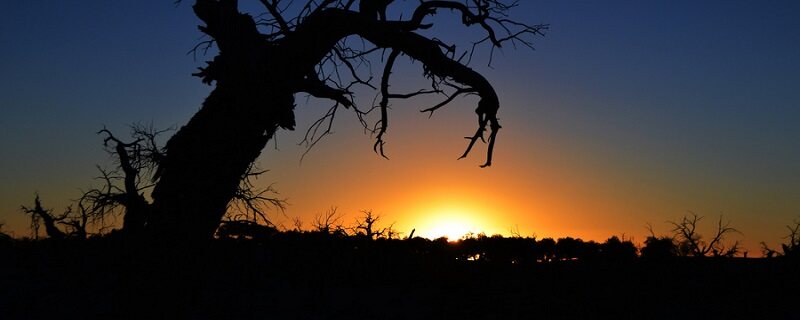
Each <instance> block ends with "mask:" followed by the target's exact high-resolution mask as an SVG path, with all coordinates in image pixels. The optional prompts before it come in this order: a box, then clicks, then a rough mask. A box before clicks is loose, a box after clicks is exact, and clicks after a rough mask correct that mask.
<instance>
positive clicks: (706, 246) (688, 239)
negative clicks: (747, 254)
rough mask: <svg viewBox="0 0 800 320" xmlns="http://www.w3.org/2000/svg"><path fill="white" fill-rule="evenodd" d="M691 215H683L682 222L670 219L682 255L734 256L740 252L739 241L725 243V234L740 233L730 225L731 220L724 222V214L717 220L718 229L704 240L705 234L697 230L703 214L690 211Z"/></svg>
mask: <svg viewBox="0 0 800 320" xmlns="http://www.w3.org/2000/svg"><path fill="white" fill-rule="evenodd" d="M689 214H690V215H689V216H683V218H682V219H681V221H680V222H674V221H669V223H670V224H672V226H673V229H672V231H673V232H674V233H675V239H676V240H677V242H678V252H679V253H681V254H682V255H688V256H694V257H707V256H715V257H720V256H722V257H732V256H734V255H736V254H737V253H738V252H739V249H740V247H739V241H735V242H734V243H733V244H731V245H727V246H726V245H725V244H724V243H723V240H724V238H725V236H727V235H729V234H731V233H739V231H738V230H736V229H735V228H733V227H731V226H730V222H726V223H723V221H722V216H720V217H719V220H718V221H717V231H716V232H715V233H714V236H713V237H712V238H711V240H710V241H708V242H706V241H705V240H703V236H702V235H701V234H700V233H699V232H698V231H697V227H698V224H699V222H700V220H702V219H703V217H702V216H698V215H697V214H696V213H694V212H690V213H689Z"/></svg>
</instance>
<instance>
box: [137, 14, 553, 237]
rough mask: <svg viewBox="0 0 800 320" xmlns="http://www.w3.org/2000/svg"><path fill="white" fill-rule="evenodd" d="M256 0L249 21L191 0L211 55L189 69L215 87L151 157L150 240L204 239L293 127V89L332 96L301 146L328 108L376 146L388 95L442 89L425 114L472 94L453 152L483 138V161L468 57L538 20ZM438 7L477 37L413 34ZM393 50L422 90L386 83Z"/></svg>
mask: <svg viewBox="0 0 800 320" xmlns="http://www.w3.org/2000/svg"><path fill="white" fill-rule="evenodd" d="M260 3H261V5H263V8H264V9H265V11H266V13H265V14H264V15H260V16H259V17H261V18H259V19H258V20H256V19H254V18H253V16H251V15H249V14H246V13H242V12H240V11H239V7H238V1H236V0H196V1H194V5H193V9H194V12H195V14H196V15H197V17H198V18H199V19H200V20H201V21H203V23H204V24H203V25H202V26H200V27H199V29H200V31H201V32H203V33H204V34H205V35H207V36H208V40H207V41H206V42H203V43H201V44H199V45H198V47H197V48H196V49H204V48H209V47H210V46H216V48H217V49H218V55H217V56H216V57H214V59H213V60H211V61H209V62H208V65H207V66H205V67H204V68H201V69H200V71H199V72H197V73H196V74H195V75H196V76H198V77H200V78H201V79H202V81H203V82H204V83H206V84H209V85H211V84H213V85H214V86H215V88H214V89H213V91H212V92H211V93H210V95H209V96H208V98H207V99H206V100H205V102H204V103H203V106H202V108H201V109H200V110H199V111H198V112H197V113H196V114H195V115H194V116H193V117H192V118H191V119H190V120H189V122H188V123H187V124H186V125H184V126H183V127H182V128H180V129H179V130H178V132H177V133H176V134H175V135H174V136H173V137H172V138H171V139H169V141H168V142H167V144H166V154H165V156H164V158H163V159H161V161H159V163H158V172H159V174H158V182H157V183H156V185H155V187H154V189H153V192H152V199H153V202H152V205H151V206H150V210H149V211H148V216H147V218H146V221H145V222H144V226H143V228H144V229H146V230H147V232H149V234H151V235H153V236H155V237H162V238H170V239H171V240H180V241H189V242H197V241H202V240H203V239H208V238H210V237H211V236H212V235H213V234H214V231H215V230H216V229H217V227H218V226H219V224H220V221H221V219H222V217H223V215H224V214H225V212H226V208H228V206H229V203H230V201H231V200H232V199H233V198H234V197H235V196H236V194H237V189H238V186H239V184H240V181H241V178H242V176H243V175H244V174H245V173H246V172H247V170H248V168H250V166H251V164H252V163H253V162H254V161H255V160H256V158H257V157H258V156H259V154H260V153H261V150H262V149H263V148H264V146H265V145H266V143H267V142H268V141H269V140H270V139H272V137H273V135H274V134H275V132H276V131H277V130H279V129H286V130H293V129H294V128H295V118H294V106H295V102H294V101H295V100H294V99H295V95H296V94H300V93H306V94H309V95H311V96H314V97H317V98H322V99H328V100H331V101H332V107H331V108H330V109H329V110H328V112H327V113H326V114H325V116H323V117H322V118H321V119H320V120H319V121H317V122H316V123H315V124H314V125H313V126H312V127H311V128H310V129H309V131H308V132H307V135H306V138H307V142H308V143H309V144H310V145H313V144H315V143H316V142H318V141H319V138H321V137H322V136H324V135H325V134H327V133H330V128H331V127H330V126H331V123H332V121H333V119H334V116H335V115H336V113H337V111H338V110H339V109H341V108H346V109H350V110H352V111H354V112H355V114H356V116H357V117H359V119H361V121H362V124H364V125H365V126H366V127H368V128H369V129H370V131H372V132H373V133H374V134H375V138H376V141H375V151H376V152H378V153H380V154H381V155H383V154H384V139H385V133H386V132H387V129H388V128H389V121H388V120H389V117H388V113H389V106H390V102H391V101H392V100H396V99H408V98H412V97H415V96H418V95H422V94H433V93H436V94H442V95H444V98H443V100H442V102H441V103H439V104H437V105H434V106H432V107H430V108H427V109H424V110H422V111H424V112H428V113H431V114H432V113H434V112H435V111H436V110H438V109H439V108H441V107H443V106H445V105H447V104H449V103H450V102H452V101H453V100H454V99H455V98H457V97H460V96H464V95H476V96H477V97H478V98H479V101H478V103H477V108H476V109H475V113H476V115H477V128H476V131H475V132H474V133H472V134H471V135H470V136H469V137H468V138H467V142H468V143H467V146H466V148H465V151H464V153H463V154H462V155H461V157H462V158H463V157H466V156H467V155H468V154H469V153H470V151H471V150H472V149H473V147H474V145H475V143H476V142H477V141H479V140H481V141H485V142H487V143H488V147H487V153H486V154H487V157H486V161H485V162H484V164H483V165H482V166H483V167H486V166H489V165H491V164H492V153H493V149H494V145H495V142H496V139H497V133H498V131H499V129H500V123H499V122H498V118H497V111H498V108H499V107H500V102H499V98H498V96H497V93H496V92H495V90H494V88H493V87H492V85H491V84H490V83H489V81H488V80H487V79H486V78H484V77H483V76H482V75H481V74H479V73H478V72H476V71H474V70H473V69H471V68H469V67H468V66H467V62H468V61H469V59H470V58H471V56H472V51H473V50H474V48H476V47H479V46H481V45H485V46H487V47H488V48H489V50H492V51H493V50H495V49H497V48H500V47H502V46H504V45H506V44H508V45H512V46H531V43H530V40H531V37H532V36H536V35H541V33H542V30H544V29H545V28H546V26H530V25H526V24H522V23H519V22H516V21H513V20H512V19H510V18H509V17H508V15H507V14H508V12H509V10H510V9H512V8H513V7H514V6H515V5H516V4H515V3H512V4H505V3H503V2H501V1H499V0H465V1H421V2H420V3H419V4H417V5H416V6H415V7H414V8H413V9H412V10H411V11H410V12H408V13H407V14H405V15H404V17H405V18H402V19H397V20H392V19H386V20H382V19H379V18H378V16H379V15H373V14H361V13H359V12H356V11H355V10H354V9H353V5H354V3H355V1H354V0H322V1H319V0H309V1H305V2H303V3H295V4H292V2H290V1H280V0H260ZM381 10H382V9H381ZM440 11H450V12H454V13H456V14H457V15H459V16H460V21H461V23H463V24H464V25H465V26H477V27H478V29H479V30H481V31H480V35H479V36H478V37H477V39H476V42H475V43H474V44H473V45H472V46H471V47H469V46H468V48H467V50H461V51H459V50H457V47H456V46H454V45H448V44H446V43H445V42H443V41H441V40H439V39H436V38H428V37H426V36H423V35H421V34H420V33H418V31H421V30H424V29H429V28H431V27H432V26H433V22H432V21H430V19H429V17H430V16H432V15H434V14H436V13H437V12H440ZM381 54H383V57H385V60H384V61H385V64H384V67H383V72H382V73H381V77H380V80H379V81H377V82H378V83H377V86H376V85H375V84H373V81H372V75H371V73H369V72H367V74H364V69H365V68H366V69H368V66H369V65H371V64H370V63H371V62H370V61H371V60H370V59H371V58H372V59H377V58H376V56H380V55H381ZM401 57H406V58H409V59H411V60H414V61H418V62H420V63H421V64H422V65H423V68H424V76H426V77H427V78H429V79H430V84H431V88H430V89H425V90H419V91H416V92H411V93H402V92H393V91H390V90H389V87H390V75H391V73H392V70H393V68H394V66H395V61H397V59H399V58H401ZM359 87H362V88H374V89H376V90H377V91H378V92H379V96H380V99H379V102H378V104H377V105H374V106H368V107H366V108H363V107H359V106H358V105H357V104H356V103H355V101H354V99H353V98H354V92H356V90H357V89H358V88H359ZM371 111H377V112H379V114H380V115H379V116H378V117H379V120H377V121H376V123H375V124H374V125H368V124H367V121H368V120H366V116H367V115H368V114H370V112H371ZM487 132H488V135H487ZM126 228H127V227H126ZM131 228H134V227H131ZM137 228H138V227H137Z"/></svg>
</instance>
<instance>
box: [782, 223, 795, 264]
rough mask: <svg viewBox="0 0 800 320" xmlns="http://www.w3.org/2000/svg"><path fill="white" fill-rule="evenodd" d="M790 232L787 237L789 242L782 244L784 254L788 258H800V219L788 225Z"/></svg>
mask: <svg viewBox="0 0 800 320" xmlns="http://www.w3.org/2000/svg"><path fill="white" fill-rule="evenodd" d="M786 228H787V229H789V234H788V235H787V236H786V238H785V239H787V240H788V242H787V243H784V244H781V248H782V249H783V255H784V256H785V257H787V258H792V259H798V258H800V221H795V222H794V225H793V226H786Z"/></svg>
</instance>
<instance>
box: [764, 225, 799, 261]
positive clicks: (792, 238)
mask: <svg viewBox="0 0 800 320" xmlns="http://www.w3.org/2000/svg"><path fill="white" fill-rule="evenodd" d="M786 229H789V234H787V235H786V237H784V239H786V240H787V242H786V243H781V251H782V252H778V251H777V250H773V249H771V248H770V247H769V246H767V244H766V243H765V242H761V251H762V253H763V254H764V256H765V257H767V258H772V257H775V256H781V257H787V258H792V259H798V258H800V221H795V222H794V225H787V226H786Z"/></svg>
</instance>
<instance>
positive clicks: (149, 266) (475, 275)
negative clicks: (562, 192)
mask: <svg viewBox="0 0 800 320" xmlns="http://www.w3.org/2000/svg"><path fill="white" fill-rule="evenodd" d="M798 298H800V268H798V264H797V263H796V262H792V261H786V260H783V259H723V258H719V259H713V258H708V259H669V260H661V261H652V260H650V261H647V260H641V259H635V260H626V261H614V260H595V261H562V262H550V263H492V262H481V261H463V260H456V259H453V258H452V257H451V256H448V255H447V253H446V252H436V250H435V249H433V250H431V249H426V250H425V251H424V252H421V251H419V250H415V249H413V248H412V244H411V243H410V242H409V241H393V242H380V241H378V242H376V241H368V242H359V243H343V242H337V241H320V240H319V239H317V240H303V241H278V240H276V241H266V242H254V241H215V242H212V243H210V244H208V245H206V246H204V248H203V249H196V248H195V249H181V250H177V249H172V248H165V247H163V246H148V247H143V246H131V245H126V244H124V243H122V242H120V241H113V240H108V239H99V240H88V241H81V242H47V241H39V242H27V243H16V244H13V245H4V246H0V318H2V319H42V318H53V319H55V318H57V319H146V318H173V319H175V318H177V319H184V318H186V319H800V307H798V306H800V299H798Z"/></svg>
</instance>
